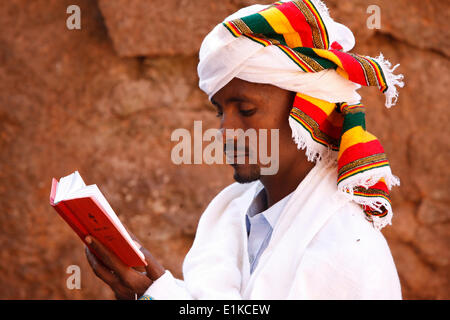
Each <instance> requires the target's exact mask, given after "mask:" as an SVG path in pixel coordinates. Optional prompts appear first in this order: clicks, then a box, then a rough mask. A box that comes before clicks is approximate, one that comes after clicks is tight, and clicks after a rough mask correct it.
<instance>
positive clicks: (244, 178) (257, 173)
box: [232, 164, 261, 183]
mask: <svg viewBox="0 0 450 320" xmlns="http://www.w3.org/2000/svg"><path fill="white" fill-rule="evenodd" d="M232 167H233V168H234V176H233V178H234V180H235V181H236V182H238V183H249V182H253V181H256V180H259V178H260V177H261V169H260V167H259V166H258V165H257V164H234V165H232Z"/></svg>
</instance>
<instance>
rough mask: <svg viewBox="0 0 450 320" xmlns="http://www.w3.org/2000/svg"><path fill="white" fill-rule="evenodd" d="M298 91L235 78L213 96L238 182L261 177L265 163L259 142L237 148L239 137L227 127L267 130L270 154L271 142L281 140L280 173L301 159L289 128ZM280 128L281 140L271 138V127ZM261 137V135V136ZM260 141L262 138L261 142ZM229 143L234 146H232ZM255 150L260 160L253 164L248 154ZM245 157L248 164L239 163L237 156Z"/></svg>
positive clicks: (279, 146)
mask: <svg viewBox="0 0 450 320" xmlns="http://www.w3.org/2000/svg"><path fill="white" fill-rule="evenodd" d="M294 97H295V94H294V93H293V92H290V91H286V90H283V89H280V88H278V87H275V86H272V85H268V84H257V83H251V82H247V81H244V80H241V79H237V78H234V79H233V80H232V81H230V82H229V83H228V84H227V85H226V86H225V87H223V88H222V89H221V90H220V91H218V92H217V93H216V94H215V95H214V96H213V97H212V99H211V101H212V103H213V104H214V105H215V106H216V108H217V111H218V114H217V116H218V117H219V118H220V129H221V133H222V138H223V142H224V150H225V152H226V154H227V157H230V158H234V159H235V161H234V162H235V163H234V164H232V166H233V168H234V170H235V173H234V179H235V180H236V181H237V182H240V183H245V182H251V181H255V180H257V179H259V178H260V177H261V168H262V167H264V166H267V163H266V164H264V165H263V164H262V163H263V162H262V161H261V159H260V157H259V155H260V151H259V149H260V148H259V147H260V145H259V143H256V144H250V143H249V140H250V139H245V146H244V147H243V148H239V147H238V141H237V137H236V136H234V137H230V136H229V135H226V134H227V129H233V130H236V129H242V130H244V131H246V130H248V129H254V130H256V132H257V133H259V132H260V131H259V129H267V146H265V150H267V152H269V153H270V150H272V146H271V144H272V143H279V145H278V150H279V156H278V157H279V170H278V171H279V172H283V171H285V170H287V169H288V168H289V166H290V165H292V164H293V163H295V162H296V159H297V160H298V156H299V154H298V150H297V147H296V145H295V143H294V141H293V140H292V133H291V129H290V127H289V122H288V118H289V112H290V110H291V108H292V104H293V101H294ZM271 129H278V130H279V139H275V140H278V141H273V140H272V139H271V134H270V130H271ZM258 140H259V135H258ZM258 142H259V141H258ZM230 145H231V146H232V148H230ZM252 152H254V153H256V155H258V156H257V161H256V163H255V164H251V163H250V162H251V161H249V154H251V153H252ZM239 156H245V163H244V164H238V163H236V162H237V161H236V159H237V157H239Z"/></svg>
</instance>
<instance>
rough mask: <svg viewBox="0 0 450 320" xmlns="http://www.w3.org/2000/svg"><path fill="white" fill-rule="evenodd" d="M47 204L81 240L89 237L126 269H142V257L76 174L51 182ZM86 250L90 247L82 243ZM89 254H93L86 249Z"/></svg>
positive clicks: (104, 204)
mask: <svg viewBox="0 0 450 320" xmlns="http://www.w3.org/2000/svg"><path fill="white" fill-rule="evenodd" d="M50 204H51V205H52V206H53V208H55V210H56V211H57V212H58V213H59V215H60V216H61V217H62V218H63V219H64V220H65V221H66V222H67V223H68V224H69V226H70V227H72V229H73V230H74V231H75V232H76V233H77V234H78V236H79V237H80V238H81V240H83V242H85V241H84V238H85V237H86V236H87V235H92V236H93V237H95V238H96V239H97V240H98V241H100V242H101V243H102V244H103V245H104V246H105V247H107V248H108V249H109V250H110V251H112V252H114V253H115V254H116V256H117V257H118V258H119V259H120V260H121V261H122V262H123V263H124V264H126V265H128V266H130V267H137V266H145V265H147V263H146V262H145V257H144V254H143V253H142V252H141V251H140V250H139V248H138V245H137V244H136V243H135V242H134V241H133V239H132V238H131V236H130V234H129V233H128V232H127V230H126V229H125V227H124V226H123V225H122V223H121V222H120V220H119V218H118V217H117V215H116V214H115V213H114V210H113V209H112V208H111V206H110V205H109V203H108V201H107V200H106V199H105V197H104V196H103V194H102V193H101V192H100V189H99V188H98V187H97V185H95V184H94V185H89V186H86V184H85V183H84V181H83V179H82V178H81V176H80V174H79V173H78V171H75V172H74V173H72V174H70V175H68V176H66V177H63V178H61V179H60V180H59V183H58V181H57V180H56V179H55V178H53V181H52V189H51V192H50ZM85 244H86V245H87V246H88V247H89V245H88V244H87V243H86V242H85ZM89 249H90V250H91V252H92V253H94V254H95V255H97V254H96V253H95V250H93V249H92V248H90V247H89Z"/></svg>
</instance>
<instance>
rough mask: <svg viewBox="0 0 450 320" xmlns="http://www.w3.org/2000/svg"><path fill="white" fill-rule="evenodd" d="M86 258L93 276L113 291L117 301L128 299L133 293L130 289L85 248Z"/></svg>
mask: <svg viewBox="0 0 450 320" xmlns="http://www.w3.org/2000/svg"><path fill="white" fill-rule="evenodd" d="M85 251H86V256H87V258H88V262H89V264H90V266H91V267H92V270H93V271H94V273H95V275H96V276H97V277H99V278H100V279H101V280H102V281H103V282H105V283H106V284H107V285H108V286H110V287H111V289H112V290H113V291H114V293H115V295H116V298H117V299H121V300H122V299H129V298H130V297H131V296H132V295H133V292H132V290H131V289H130V288H127V287H125V286H124V285H123V284H122V283H121V282H120V279H119V278H117V277H116V276H115V275H114V274H113V273H112V272H111V270H109V269H108V268H106V267H105V266H104V265H103V264H102V263H101V262H100V261H99V260H98V259H97V258H96V257H95V255H94V254H92V252H91V251H90V250H89V248H88V247H86V250H85Z"/></svg>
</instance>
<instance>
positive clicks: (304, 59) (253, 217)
mask: <svg viewBox="0 0 450 320" xmlns="http://www.w3.org/2000/svg"><path fill="white" fill-rule="evenodd" d="M353 46H354V38H353V34H352V33H351V31H350V30H349V29H348V28H346V27H345V26H343V25H341V24H339V23H336V22H334V21H333V19H331V17H330V16H329V14H328V11H327V9H326V7H325V5H324V4H323V3H322V2H320V1H319V0H315V1H313V0H302V1H280V2H277V3H275V4H273V5H271V6H262V5H254V6H250V7H247V8H244V9H241V10H240V11H238V12H236V13H235V14H233V15H231V16H230V17H228V18H227V19H226V20H225V21H224V23H222V24H219V25H218V26H216V28H214V30H213V31H212V32H211V33H210V34H208V36H207V37H206V38H205V40H204V42H203V44H202V47H201V49H200V63H199V67H198V71H199V77H200V87H201V88H202V89H203V90H204V91H205V92H206V93H207V94H208V95H209V97H210V100H211V102H212V103H213V104H214V105H215V106H216V107H217V110H218V116H219V117H220V119H221V122H220V129H221V132H222V134H223V141H224V143H225V149H226V150H228V151H229V152H231V156H232V157H234V158H235V159H236V158H237V157H238V156H244V157H245V159H247V160H248V158H249V152H250V151H251V149H252V146H249V145H246V146H245V149H244V151H242V150H241V151H239V149H238V150H237V151H236V149H234V148H232V150H231V151H230V150H229V148H227V145H229V144H230V143H231V142H233V144H235V142H236V141H235V140H233V141H230V140H229V139H228V137H227V135H226V132H227V129H243V130H248V129H256V130H259V129H269V130H275V129H277V130H279V141H270V143H279V150H280V152H279V159H278V161H279V170H278V172H276V173H275V174H272V175H262V174H261V172H262V170H261V169H262V168H263V167H264V165H263V164H262V163H261V162H260V161H257V162H256V163H253V164H252V163H249V161H247V162H245V163H243V164H239V163H240V162H237V163H236V164H233V167H234V170H235V174H234V177H235V180H236V181H237V182H238V183H234V184H232V185H230V186H229V187H227V188H225V189H224V190H223V191H222V192H221V193H219V195H217V196H216V197H215V198H214V199H213V201H212V202H211V203H210V204H209V206H208V208H207V209H206V210H205V212H204V213H203V215H202V217H201V219H200V221H199V225H198V229H197V233H196V236H195V240H194V243H193V246H192V248H191V250H190V251H189V253H188V254H187V256H186V258H185V261H184V263H183V276H184V280H183V281H182V280H178V279H175V278H174V277H173V276H172V274H171V273H170V271H168V270H165V269H164V268H163V267H162V266H161V265H160V264H159V263H158V262H157V261H156V260H155V259H154V258H153V257H152V256H151V254H150V253H149V252H148V251H146V250H145V249H141V250H143V252H144V253H145V255H146V258H147V262H148V266H147V267H146V268H145V270H141V271H142V272H140V271H137V270H134V269H132V268H127V267H125V266H124V265H123V264H122V263H121V262H120V261H119V260H118V259H117V258H116V257H115V256H114V255H112V254H111V253H109V252H108V251H107V250H106V249H105V248H104V247H103V246H102V245H101V244H100V243H98V242H97V241H96V240H95V239H93V238H92V237H88V238H87V239H86V241H87V242H88V243H91V245H92V246H93V248H94V249H95V250H96V251H98V253H99V255H100V257H101V259H102V262H99V261H98V260H97V259H96V258H95V257H94V256H93V255H92V254H91V253H90V252H89V251H87V256H88V260H89V262H90V264H91V266H92V267H93V269H94V272H95V273H96V274H97V275H98V276H99V277H100V278H101V279H102V280H104V281H105V282H106V283H107V284H108V285H109V286H110V287H111V288H112V289H113V291H114V292H115V293H116V297H117V298H135V297H141V296H142V299H400V298H401V290H400V283H399V279H398V275H397V272H396V268H395V265H394V262H393V260H392V256H391V253H390V250H389V247H388V246H387V243H386V241H385V239H384V237H383V235H382V234H381V232H380V229H381V228H382V227H383V226H385V225H386V224H388V223H390V219H391V216H392V209H391V206H390V201H389V192H388V190H389V189H390V188H391V186H393V185H396V184H398V179H397V178H396V177H395V176H393V175H392V173H391V170H390V167H389V163H388V161H387V159H386V156H385V154H384V151H383V149H382V147H381V145H380V143H379V142H378V140H377V139H376V138H375V137H374V136H373V135H371V134H370V133H368V132H367V131H366V128H365V123H364V107H363V106H362V105H361V104H360V103H359V100H360V97H359V95H358V94H357V93H356V90H357V89H358V88H359V87H360V86H361V85H367V86H368V85H373V86H378V88H379V89H380V90H381V91H383V92H384V93H385V94H386V97H387V101H386V105H387V106H391V105H392V104H393V103H394V102H395V99H396V96H397V92H396V88H395V86H396V85H398V86H402V85H403V83H402V82H401V79H402V77H401V76H399V75H394V74H393V73H392V72H393V69H394V68H392V69H391V68H390V64H389V63H388V62H387V61H385V60H384V59H383V58H382V56H380V58H377V59H373V58H370V57H363V56H358V55H355V54H350V53H348V52H347V51H348V50H350V49H351V48H352V47H353ZM292 138H293V139H292ZM227 139H228V140H227ZM233 139H234V138H233ZM239 152H241V153H242V152H243V154H241V155H238V154H237V153H239Z"/></svg>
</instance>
